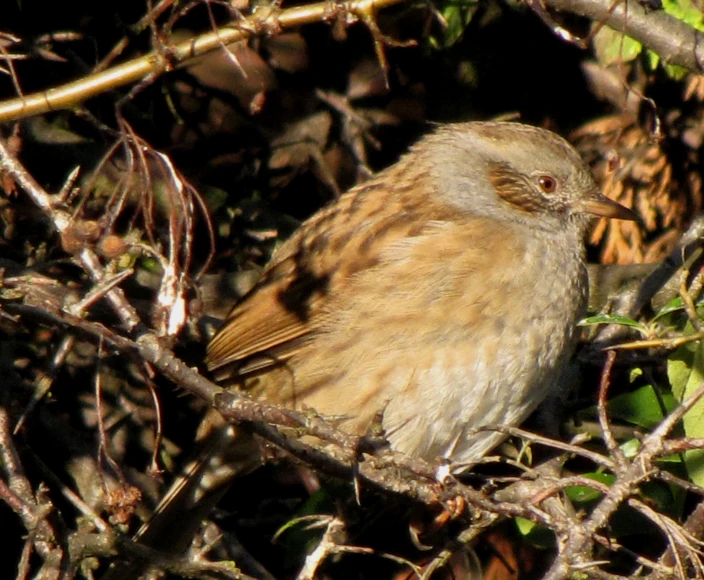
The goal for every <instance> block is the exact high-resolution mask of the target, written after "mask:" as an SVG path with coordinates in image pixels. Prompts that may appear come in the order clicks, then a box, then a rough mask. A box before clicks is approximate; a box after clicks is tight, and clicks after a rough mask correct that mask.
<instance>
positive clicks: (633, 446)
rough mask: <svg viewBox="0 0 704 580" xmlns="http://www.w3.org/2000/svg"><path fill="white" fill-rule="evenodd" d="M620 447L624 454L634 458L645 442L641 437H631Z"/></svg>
mask: <svg viewBox="0 0 704 580" xmlns="http://www.w3.org/2000/svg"><path fill="white" fill-rule="evenodd" d="M619 447H620V448H621V451H623V455H624V456H625V457H626V459H633V458H634V457H635V456H636V455H637V454H638V452H639V451H640V448H641V447H643V444H642V443H641V441H640V439H636V438H633V439H629V440H628V441H626V442H625V443H622V444H621V445H619Z"/></svg>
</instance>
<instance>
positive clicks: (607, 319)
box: [579, 314, 648, 336]
mask: <svg viewBox="0 0 704 580" xmlns="http://www.w3.org/2000/svg"><path fill="white" fill-rule="evenodd" d="M593 324H620V325H622V326H628V327H630V328H634V329H635V330H637V331H638V332H640V333H641V334H643V335H645V336H647V335H648V329H647V328H645V326H643V325H642V324H641V323H640V322H638V321H637V320H633V319H632V318H628V317H627V316H618V315H616V314H597V315H595V316H588V317H587V318H585V319H583V320H581V321H580V322H579V326H591V325H593Z"/></svg>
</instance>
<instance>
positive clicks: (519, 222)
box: [201, 122, 634, 491]
mask: <svg viewBox="0 0 704 580" xmlns="http://www.w3.org/2000/svg"><path fill="white" fill-rule="evenodd" d="M590 216H605V217H610V218H618V219H634V215H633V214H632V213H631V212H630V210H627V209H626V208H624V207H622V206H620V205H618V204H617V203H615V202H613V201H611V200H609V199H607V198H606V197H604V196H602V195H601V194H600V193H599V190H598V187H597V185H596V183H595V182H594V180H593V178H592V176H591V174H590V171H589V168H588V167H587V165H586V164H585V163H584V161H582V159H581V158H580V157H579V155H578V153H577V152H576V151H575V150H574V149H573V148H572V147H571V146H570V145H569V144H568V143H567V142H566V141H565V140H564V139H562V138H561V137H558V136H557V135H555V134H554V133H551V132H550V131H546V130H544V129H539V128H536V127H531V126H527V125H522V124H518V123H502V122H489V123H464V124H456V125H447V126H444V127H440V128H438V129H436V130H435V131H433V132H432V133H431V134H430V135H428V136H426V137H425V138H424V139H422V140H421V141H420V142H419V143H417V144H416V145H415V146H414V147H413V148H412V149H411V150H410V152H409V153H407V154H406V155H405V156H404V157H402V158H401V160H400V161H398V163H396V164H395V165H393V166H392V167H390V168H388V169H387V170H385V171H383V172H381V173H379V174H378V175H377V176H376V177H374V178H373V179H372V180H370V181H368V182H366V183H364V184H361V185H359V186H357V187H355V188H353V189H352V190H350V191H349V192H348V193H346V194H345V195H343V196H342V197H340V198H339V199H337V200H336V201H335V202H334V203H333V204H331V205H330V206H328V207H326V208H325V209H323V210H321V211H319V212H318V213H316V214H315V215H314V216H313V217H311V218H310V219H309V220H307V221H306V222H305V223H304V224H303V225H302V226H301V227H300V228H299V229H298V231H297V232H296V233H295V234H294V236H293V237H292V238H291V239H290V240H288V242H286V243H285V244H284V245H283V246H282V247H281V248H280V250H279V251H278V252H277V253H276V255H275V256H274V258H273V260H272V261H271V263H270V264H269V266H268V267H267V268H266V270H265V272H264V274H263V276H262V278H261V280H260V281H259V283H258V284H257V285H256V286H255V287H254V289H253V290H252V291H251V292H249V294H247V295H246V296H245V297H244V298H243V299H242V300H241V302H240V303H239V304H237V305H236V306H235V308H234V309H233V310H232V312H231V313H230V315H229V316H228V318H227V320H226V322H225V324H224V326H223V328H222V329H221V330H220V332H219V333H218V334H217V335H216V336H215V338H214V339H213V340H212V342H211V343H210V345H209V346H208V354H207V365H208V367H209V368H210V369H211V370H212V371H214V373H215V375H216V377H217V378H218V380H220V381H225V382H227V383H228V384H233V385H237V386H238V387H239V388H241V389H242V390H243V391H245V392H247V393H248V394H249V395H250V396H252V397H255V398H262V399H265V400H267V401H269V402H273V403H276V404H282V405H287V406H290V407H294V408H300V407H301V406H302V405H306V406H308V407H313V408H314V409H316V410H317V411H318V412H319V413H321V414H323V415H324V416H327V417H329V418H330V419H331V420H333V421H334V422H336V423H337V424H338V425H339V427H340V428H341V429H343V430H346V431H349V432H354V433H364V432H365V430H366V429H367V428H368V426H369V424H370V422H371V421H372V420H373V418H374V417H375V415H377V414H378V412H379V411H380V410H381V409H383V428H384V430H385V434H386V437H387V438H388V440H389V442H390V443H391V446H392V447H393V448H394V449H396V450H398V451H401V452H403V453H407V454H410V455H414V456H418V457H422V458H425V459H428V460H434V459H437V458H440V457H444V458H447V459H448V460H450V461H451V462H452V463H453V464H455V465H456V466H457V468H458V469H461V468H462V467H464V466H467V465H470V464H471V463H472V462H475V461H477V460H478V459H480V458H481V457H482V456H483V455H485V454H486V453H487V452H488V451H490V450H491V449H492V448H493V447H494V446H495V445H497V444H498V443H499V442H500V441H501V439H502V438H503V435H501V434H500V433H496V432H491V431H483V432H480V433H476V432H472V430H473V429H475V428H476V427H480V426H484V425H493V424H507V425H518V424H519V423H521V421H523V420H524V419H525V418H526V417H527V416H528V415H529V414H530V413H531V411H533V410H534V409H535V408H536V406H537V405H538V404H539V403H540V402H541V401H542V400H543V399H544V398H545V396H546V395H547V394H548V393H549V392H550V390H551V389H553V388H554V387H555V386H556V381H557V380H558V378H559V376H560V373H561V372H562V371H563V369H564V367H565V365H566V363H567V361H568V359H569V357H570V355H571V354H572V351H573V347H574V343H575V333H576V330H575V327H576V323H577V321H578V320H579V319H580V317H581V316H582V315H583V314H584V309H585V304H586V297H587V275H586V269H585V264H584V243H583V240H582V238H583V235H584V233H585V230H586V228H587V224H588V221H589V218H590ZM201 491H202V490H201Z"/></svg>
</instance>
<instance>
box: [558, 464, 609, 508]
mask: <svg viewBox="0 0 704 580" xmlns="http://www.w3.org/2000/svg"><path fill="white" fill-rule="evenodd" d="M584 477H586V478H587V479H593V480H594V481H598V482H600V483H603V484H605V485H611V484H612V483H613V482H614V480H615V479H616V478H615V476H613V475H609V474H608V473H599V472H593V473H585V474H584ZM565 495H567V497H568V498H569V499H570V500H571V501H573V502H575V503H585V502H590V501H595V500H597V499H599V498H600V497H601V495H602V494H601V492H600V491H598V490H597V489H594V488H593V487H589V486H588V485H572V486H570V487H567V488H565Z"/></svg>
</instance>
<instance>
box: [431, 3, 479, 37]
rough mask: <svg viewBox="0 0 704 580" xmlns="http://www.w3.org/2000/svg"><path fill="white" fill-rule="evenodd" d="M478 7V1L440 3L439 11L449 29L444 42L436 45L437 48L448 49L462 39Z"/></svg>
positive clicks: (446, 29) (446, 30) (446, 31)
mask: <svg viewBox="0 0 704 580" xmlns="http://www.w3.org/2000/svg"><path fill="white" fill-rule="evenodd" d="M478 7H479V2H478V0H450V1H448V2H446V3H443V2H441V3H439V5H438V10H439V11H440V14H441V15H442V17H443V18H444V20H445V23H446V24H447V27H446V28H445V33H444V35H443V38H442V41H441V42H439V43H438V42H437V41H436V42H435V43H434V44H435V45H436V48H447V47H448V46H452V45H453V44H455V42H457V41H458V40H459V39H460V38H462V34H464V30H465V28H467V25H468V24H469V23H470V22H471V21H472V16H474V13H475V12H476V11H477V8H478Z"/></svg>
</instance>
